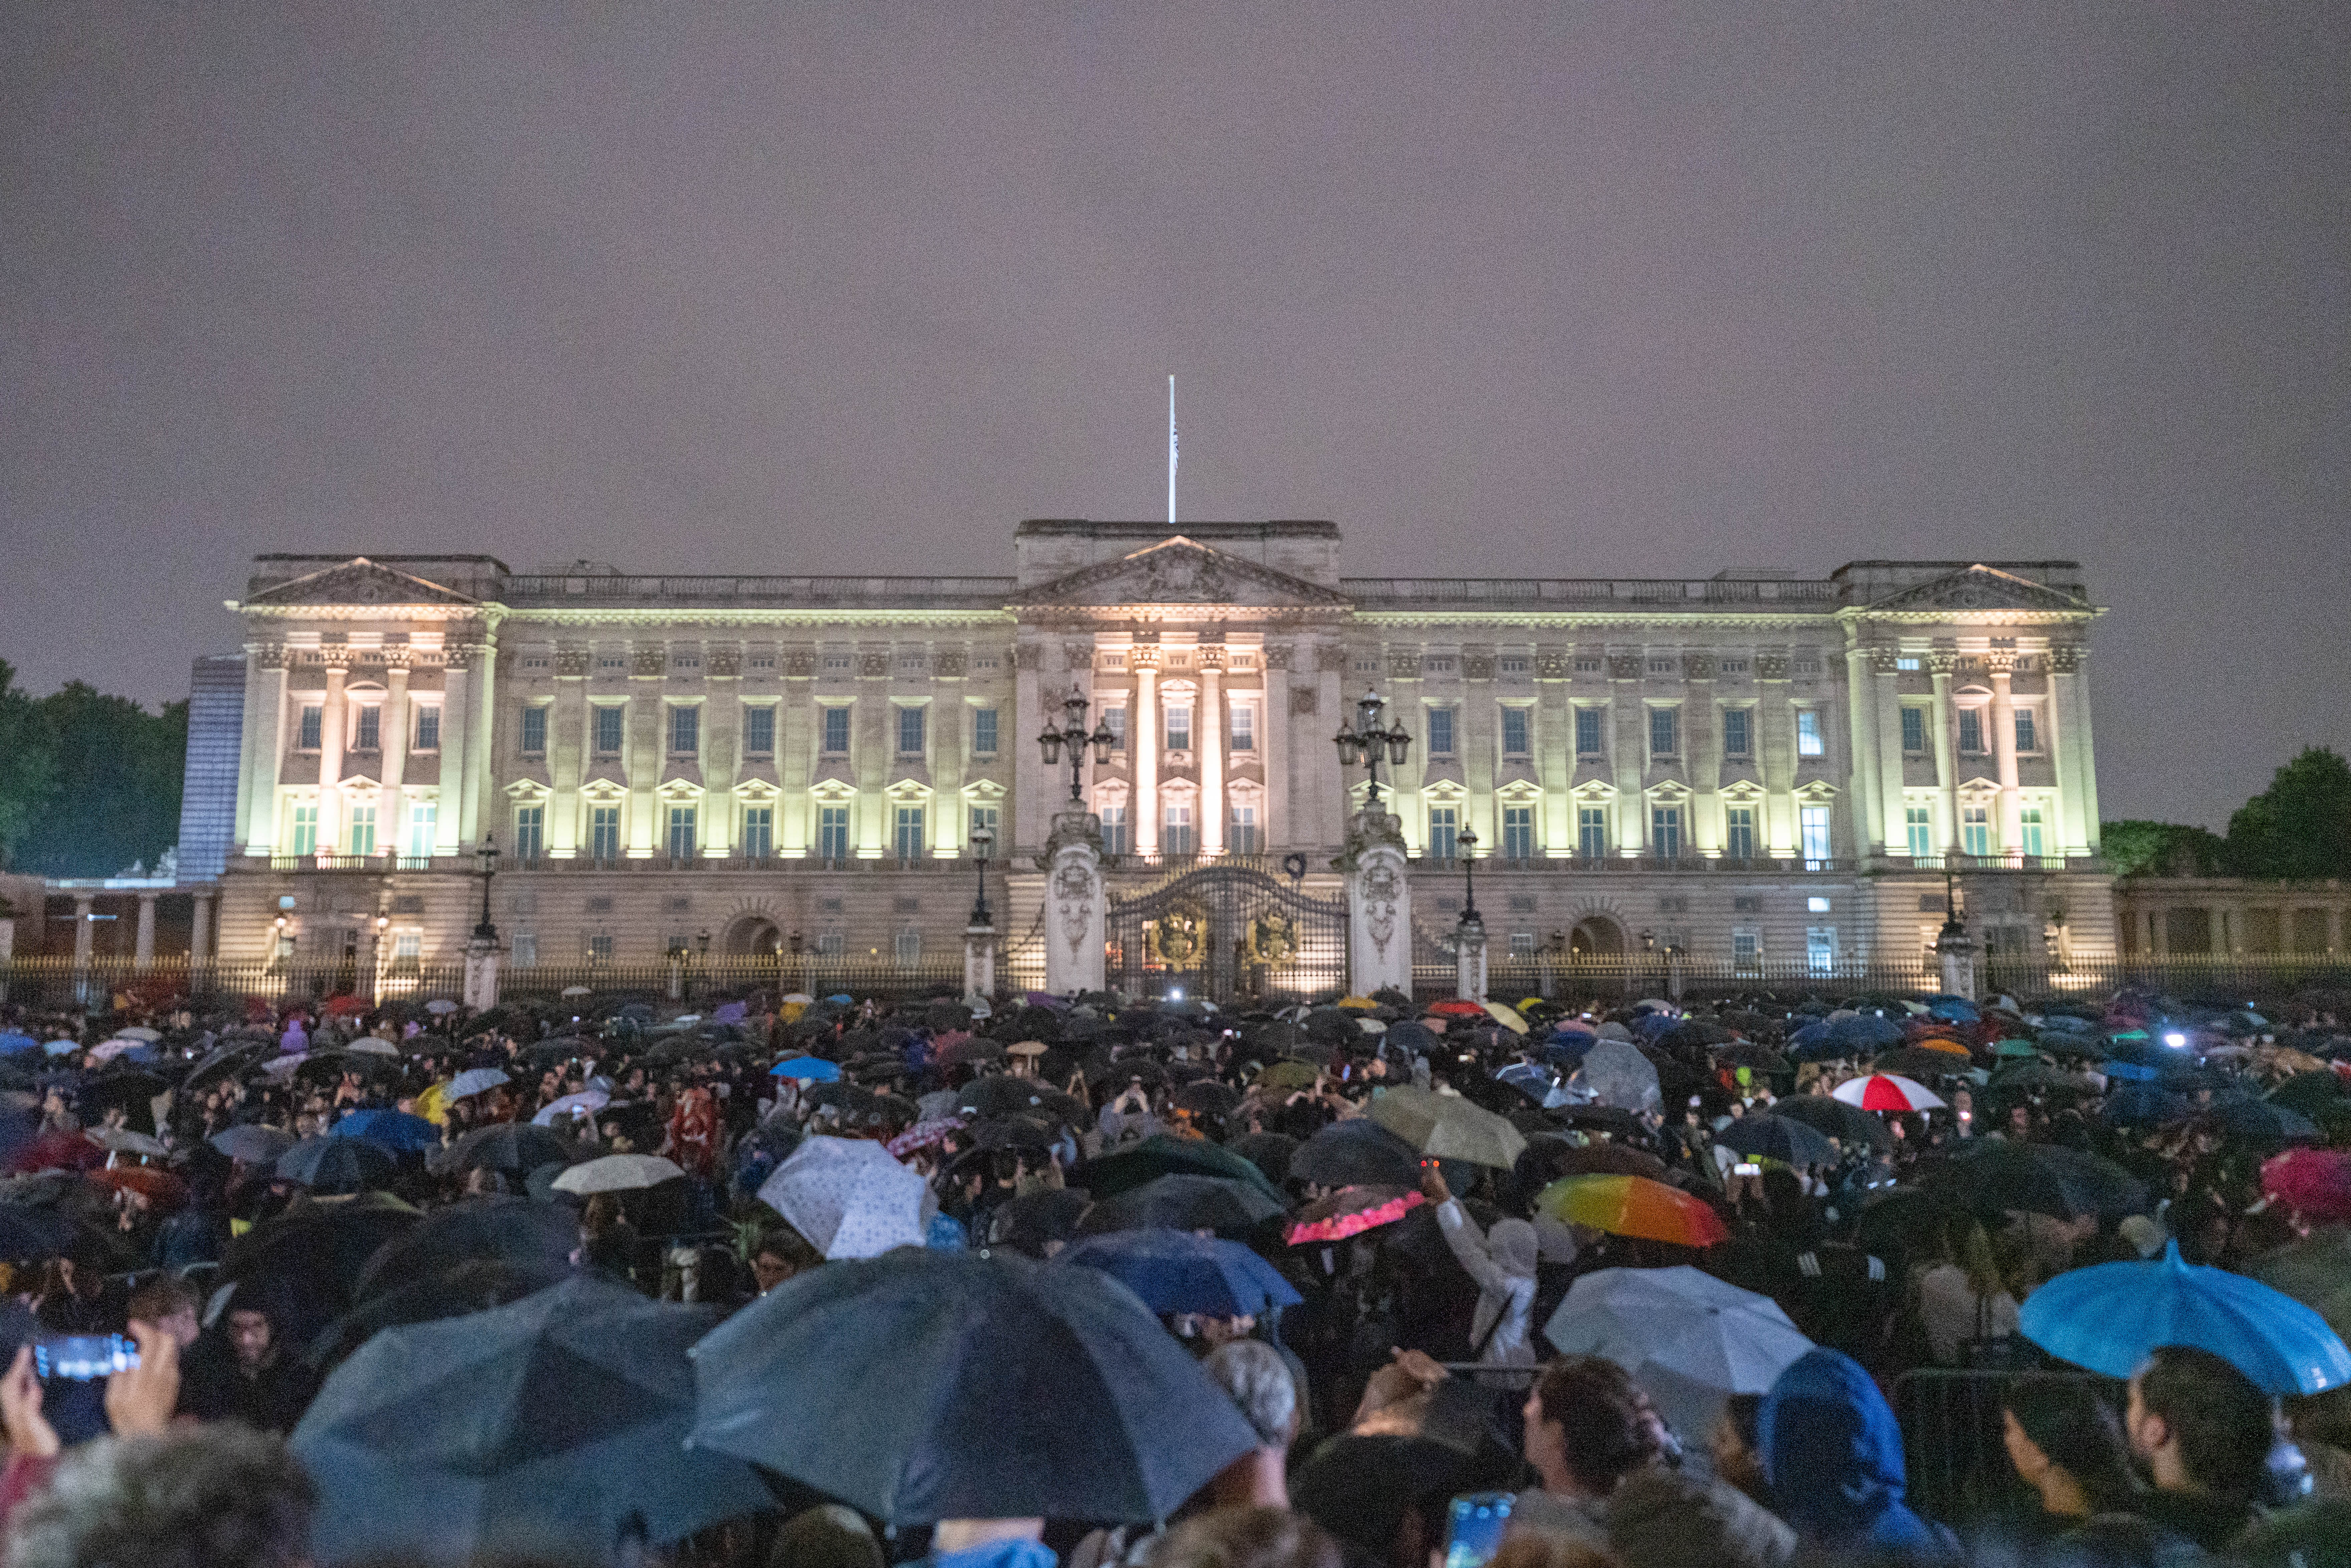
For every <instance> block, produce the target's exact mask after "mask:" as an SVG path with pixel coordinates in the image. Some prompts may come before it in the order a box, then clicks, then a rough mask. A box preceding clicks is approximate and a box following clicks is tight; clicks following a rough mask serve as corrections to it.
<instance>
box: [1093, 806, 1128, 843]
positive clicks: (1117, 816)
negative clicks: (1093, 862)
mask: <svg viewBox="0 0 2351 1568" xmlns="http://www.w3.org/2000/svg"><path fill="white" fill-rule="evenodd" d="M1101 814H1102V853H1104V854H1106V855H1123V854H1126V853H1129V852H1131V851H1132V850H1133V849H1134V844H1133V842H1132V841H1130V840H1129V839H1128V837H1127V831H1126V808H1125V807H1123V806H1104V807H1103V808H1102V813H1101Z"/></svg>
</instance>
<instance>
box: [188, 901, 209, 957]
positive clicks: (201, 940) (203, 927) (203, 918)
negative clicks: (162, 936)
mask: <svg viewBox="0 0 2351 1568" xmlns="http://www.w3.org/2000/svg"><path fill="white" fill-rule="evenodd" d="M212 956H213V894H212V893H211V892H210V890H208V889H203V888H200V889H198V890H197V891H196V892H195V894H193V896H192V897H191V899H190V908H189V911H188V967H189V968H191V969H194V968H198V967H202V966H203V965H205V964H208V963H210V962H211V961H212Z"/></svg>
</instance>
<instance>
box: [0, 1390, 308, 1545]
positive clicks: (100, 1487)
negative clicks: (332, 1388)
mask: <svg viewBox="0 0 2351 1568" xmlns="http://www.w3.org/2000/svg"><path fill="white" fill-rule="evenodd" d="M317 1503H318V1493H317V1490H315V1489H314V1488H313V1487H312V1486H311V1484H310V1478H309V1477H308V1475H306V1474H304V1473H303V1470H302V1467H301V1466H300V1465H299V1464H298V1463H297V1462H296V1461H295V1459H294V1457H293V1455H291V1454H290V1453H288V1452H287V1448H286V1443H285V1440H284V1439H283V1438H281V1437H277V1436H275V1435H273V1434H269V1433H263V1432H256V1431H254V1430H253V1429H252V1428H251V1427H244V1426H240V1425H238V1424H237V1423H235V1422H220V1423H217V1424H214V1425H210V1426H202V1427H181V1428H175V1429H174V1430H172V1432H171V1433H169V1434H167V1435H165V1436H162V1437H107V1438H102V1439H100V1440H99V1441H98V1442H95V1443H89V1444H85V1445H84V1446H83V1447H81V1448H76V1449H74V1450H73V1451H72V1452H71V1453H70V1454H68V1455H67V1456H66V1458H64V1459H63V1460H62V1461H60V1462H59V1464H58V1466H57V1474H56V1476H55V1477H54V1479H52V1480H51V1481H50V1483H49V1489H48V1490H47V1491H46V1492H43V1493H41V1494H39V1495H38V1496H36V1497H34V1498H31V1499H29V1500H26V1502H25V1503H24V1504H23V1505H22V1506H20V1507H19V1508H18V1509H17V1510H16V1513H15V1515H14V1516H13V1517H12V1518H11V1520H10V1521H9V1531H8V1538H7V1542H6V1548H5V1553H0V1556H5V1561H6V1562H7V1563H9V1565H10V1568H113V1565H115V1564H120V1563H139V1564H140V1565H141V1568H302V1565H303V1564H305V1563H308V1561H309V1559H310V1516H311V1511H312V1510H313V1509H314V1508H315V1507H316V1506H317Z"/></svg>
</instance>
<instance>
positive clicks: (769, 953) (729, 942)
mask: <svg viewBox="0 0 2351 1568" xmlns="http://www.w3.org/2000/svg"><path fill="white" fill-rule="evenodd" d="M783 945H784V936H783V933H782V932H780V931H778V929H776V923H775V922H774V921H772V920H770V919H768V917H767V916H766V915H742V916H740V917H738V918H737V920H736V921H735V923H734V924H733V925H729V926H727V928H726V947H725V951H726V954H727V955H728V956H731V957H737V958H750V957H758V958H771V957H774V956H776V954H777V953H778V952H779V951H781V950H782V948H783Z"/></svg>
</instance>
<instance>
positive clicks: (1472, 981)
mask: <svg viewBox="0 0 2351 1568" xmlns="http://www.w3.org/2000/svg"><path fill="white" fill-rule="evenodd" d="M1453 994H1454V995H1455V996H1457V997H1459V998H1461V999H1462V1000H1463V1001H1468V1002H1482V1001H1484V1000H1485V999H1486V923H1485V922H1484V921H1483V920H1480V919H1479V918H1477V917H1476V916H1475V915H1463V916H1462V917H1461V920H1460V923H1459V924H1458V925H1455V926H1454V927H1453Z"/></svg>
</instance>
